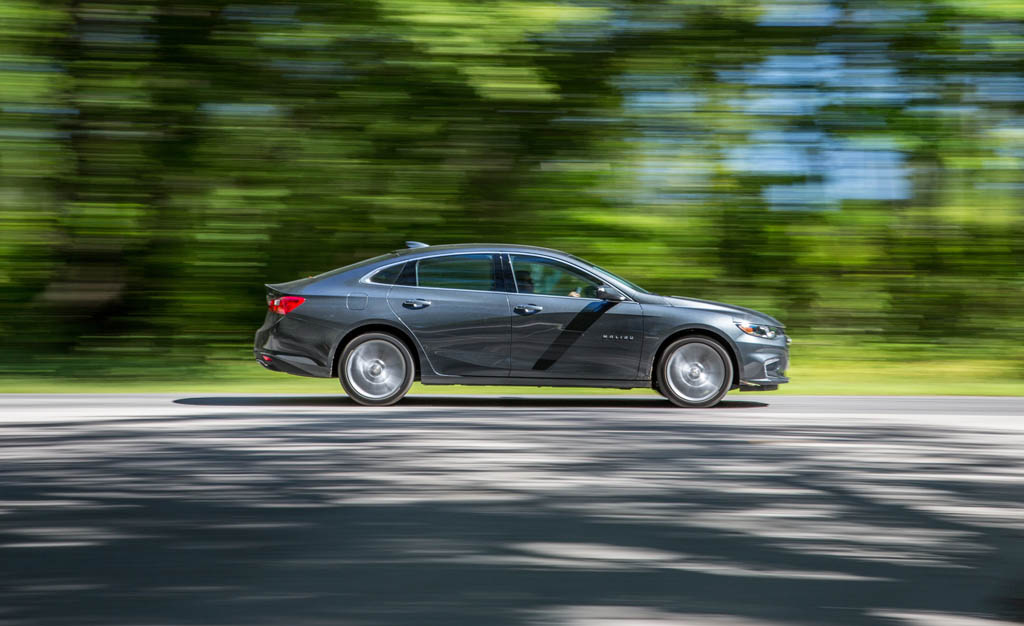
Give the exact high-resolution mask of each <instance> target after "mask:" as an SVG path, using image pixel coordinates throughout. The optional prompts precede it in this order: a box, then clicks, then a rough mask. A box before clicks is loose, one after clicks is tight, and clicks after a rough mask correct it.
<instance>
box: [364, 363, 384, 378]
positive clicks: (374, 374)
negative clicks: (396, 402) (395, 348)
mask: <svg viewBox="0 0 1024 626" xmlns="http://www.w3.org/2000/svg"><path fill="white" fill-rule="evenodd" d="M383 373H384V363H383V361H381V360H380V359H375V360H373V361H370V363H369V365H368V366H367V368H366V374H367V375H368V376H370V377H371V378H380V376H381V374H383Z"/></svg>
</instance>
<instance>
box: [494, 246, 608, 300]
mask: <svg viewBox="0 0 1024 626" xmlns="http://www.w3.org/2000/svg"><path fill="white" fill-rule="evenodd" d="M512 274H513V276H515V279H516V286H517V287H518V288H519V293H536V294H539V295H544V296H568V297H570V298H596V297H597V288H598V287H600V286H601V283H599V282H597V281H596V280H594V279H593V278H591V277H590V276H587V275H586V274H584V273H583V272H581V271H579V270H577V269H575V268H573V267H570V266H568V265H566V264H564V263H560V262H558V261H555V260H553V259H545V258H543V257H536V256H525V255H520V254H513V255H512Z"/></svg>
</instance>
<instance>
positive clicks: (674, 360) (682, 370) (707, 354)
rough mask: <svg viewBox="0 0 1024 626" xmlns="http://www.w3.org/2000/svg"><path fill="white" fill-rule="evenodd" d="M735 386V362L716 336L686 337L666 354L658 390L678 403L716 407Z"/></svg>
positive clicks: (659, 366)
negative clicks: (716, 339)
mask: <svg viewBox="0 0 1024 626" xmlns="http://www.w3.org/2000/svg"><path fill="white" fill-rule="evenodd" d="M731 386H732V361H730V360H729V354H728V353H727V352H726V351H725V348H723V347H722V344H720V343H718V342H717V341H715V340H714V339H709V338H707V337H684V338H682V339H679V340H677V341H674V342H672V344H671V345H669V346H668V347H667V348H666V349H665V352H664V353H662V356H661V361H660V362H659V364H658V391H659V392H660V393H661V394H662V395H664V396H665V397H666V398H668V399H669V400H671V401H672V402H673V403H674V404H676V405H677V406H681V407H693V408H700V407H710V406H715V405H716V404H718V403H719V402H721V400H722V398H724V397H725V394H726V393H728V392H729V388H730V387H731Z"/></svg>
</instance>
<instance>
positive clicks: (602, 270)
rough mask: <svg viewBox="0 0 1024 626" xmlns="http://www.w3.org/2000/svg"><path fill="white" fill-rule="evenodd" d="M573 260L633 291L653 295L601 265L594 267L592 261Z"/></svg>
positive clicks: (577, 258)
mask: <svg viewBox="0 0 1024 626" xmlns="http://www.w3.org/2000/svg"><path fill="white" fill-rule="evenodd" d="M572 258H574V259H576V260H577V261H579V262H580V263H583V264H584V265H588V266H590V267H592V268H594V269H595V270H598V271H599V272H601V273H602V274H605V275H608V276H611V277H612V278H614V279H615V280H617V281H619V282H620V283H622V284H623V285H626V286H627V287H629V288H630V289H633V290H635V291H639V292H640V293H646V294H651V292H650V291H647V290H646V289H644V288H643V287H641V286H640V285H637V284H636V283H634V282H632V281H629V280H626V279H625V278H623V277H621V276H619V275H618V274H615V273H613V272H609V271H608V270H606V269H604V268H603V267H601V266H600V265H594V264H593V263H591V262H590V261H587V260H586V259H581V258H579V257H578V256H573V257H572ZM651 295H654V294H651Z"/></svg>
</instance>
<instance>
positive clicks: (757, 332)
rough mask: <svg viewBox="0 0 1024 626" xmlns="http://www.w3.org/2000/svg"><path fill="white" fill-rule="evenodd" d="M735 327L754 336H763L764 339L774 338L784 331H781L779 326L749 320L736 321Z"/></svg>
mask: <svg viewBox="0 0 1024 626" xmlns="http://www.w3.org/2000/svg"><path fill="white" fill-rule="evenodd" d="M736 327H737V328H739V329H740V330H742V331H743V332H745V333H747V334H748V335H753V336H755V337H764V338H765V339H775V338H776V337H778V336H779V335H783V334H785V333H783V332H782V329H781V328H777V327H775V326H765V325H764V324H752V323H750V322H736Z"/></svg>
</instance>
